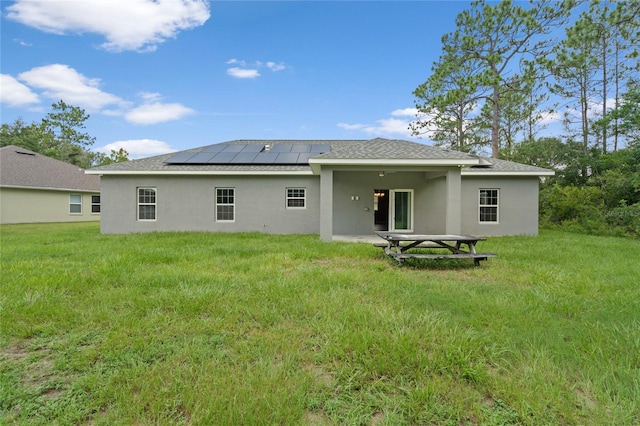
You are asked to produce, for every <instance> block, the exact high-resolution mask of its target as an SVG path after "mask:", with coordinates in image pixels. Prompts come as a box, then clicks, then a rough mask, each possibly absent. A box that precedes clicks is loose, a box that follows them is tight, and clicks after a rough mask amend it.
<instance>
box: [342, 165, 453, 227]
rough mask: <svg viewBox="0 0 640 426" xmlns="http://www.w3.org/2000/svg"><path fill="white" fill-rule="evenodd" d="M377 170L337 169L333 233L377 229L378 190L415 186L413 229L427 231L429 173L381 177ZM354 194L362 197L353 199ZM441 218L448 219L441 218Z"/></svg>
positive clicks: (401, 173)
mask: <svg viewBox="0 0 640 426" xmlns="http://www.w3.org/2000/svg"><path fill="white" fill-rule="evenodd" d="M378 173H379V172H377V171H335V172H334V181H333V189H334V191H333V233H334V234H335V235H367V234H373V233H374V232H375V230H374V210H373V208H374V207H373V202H374V195H373V194H374V190H376V189H411V190H413V197H414V214H413V232H414V233H426V232H427V231H428V229H429V228H430V222H429V221H430V218H429V216H428V214H425V211H428V210H429V208H431V207H430V206H431V205H432V203H440V204H443V203H444V198H443V199H441V200H434V199H432V197H431V195H430V192H429V186H430V185H429V184H428V181H427V180H426V178H425V172H393V173H385V176H383V177H381V176H379V175H378ZM352 197H357V198H358V199H356V200H353V199H352ZM439 220H444V218H441V219H439Z"/></svg>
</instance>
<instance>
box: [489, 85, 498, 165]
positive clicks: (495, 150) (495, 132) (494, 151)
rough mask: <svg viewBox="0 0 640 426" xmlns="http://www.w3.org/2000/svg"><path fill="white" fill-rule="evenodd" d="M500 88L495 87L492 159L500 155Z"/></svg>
mask: <svg viewBox="0 0 640 426" xmlns="http://www.w3.org/2000/svg"><path fill="white" fill-rule="evenodd" d="M499 100H500V87H499V86H498V85H494V86H493V122H492V124H491V157H493V158H498V156H499V155H500V106H499V105H498V101H499Z"/></svg>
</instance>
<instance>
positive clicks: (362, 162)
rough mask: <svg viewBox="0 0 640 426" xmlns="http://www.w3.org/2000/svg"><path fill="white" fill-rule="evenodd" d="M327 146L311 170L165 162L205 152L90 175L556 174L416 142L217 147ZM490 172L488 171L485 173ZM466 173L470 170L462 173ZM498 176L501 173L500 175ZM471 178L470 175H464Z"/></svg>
mask: <svg viewBox="0 0 640 426" xmlns="http://www.w3.org/2000/svg"><path fill="white" fill-rule="evenodd" d="M236 144H242V145H270V146H272V147H273V146H275V145H278V144H287V145H296V144H300V145H312V144H320V145H329V146H330V147H331V150H330V152H326V153H324V154H319V155H317V156H313V157H312V158H310V159H309V165H306V164H305V165H284V164H278V165H258V164H168V163H166V161H167V160H169V159H171V158H173V157H175V156H176V155H178V154H180V153H193V154H196V153H199V152H201V151H204V150H205V149H207V148H208V146H203V147H199V148H194V149H189V150H185V151H180V152H173V153H170V154H164V155H159V156H155V157H149V158H143V159H139V160H132V161H127V162H124V163H114V164H110V165H107V166H102V167H96V168H93V169H90V170H89V171H88V173H92V174H104V175H107V174H236V175H248V174H312V173H318V171H319V169H320V167H322V166H323V165H358V166H387V167H388V166H452V165H458V166H465V167H469V166H481V165H485V168H483V169H481V170H482V173H491V170H493V167H494V165H495V166H499V167H500V171H501V172H502V174H505V173H507V172H508V173H510V174H523V173H524V174H537V175H540V174H552V173H553V172H552V171H550V170H547V169H541V168H539V167H532V166H526V165H523V164H518V163H511V162H506V161H501V162H499V163H491V164H488V163H487V162H486V161H485V160H484V159H481V158H480V157H478V156H475V155H472V154H467V153H463V152H459V151H451V150H445V149H441V148H437V147H433V146H429V145H425V144H420V143H417V142H410V141H404V140H397V139H395V140H391V139H382V138H377V139H371V140H235V141H230V142H223V143H221V144H218V145H236ZM486 166H489V167H488V168H486ZM463 170H464V171H466V170H468V169H463ZM496 171H497V170H496ZM465 174H467V173H465Z"/></svg>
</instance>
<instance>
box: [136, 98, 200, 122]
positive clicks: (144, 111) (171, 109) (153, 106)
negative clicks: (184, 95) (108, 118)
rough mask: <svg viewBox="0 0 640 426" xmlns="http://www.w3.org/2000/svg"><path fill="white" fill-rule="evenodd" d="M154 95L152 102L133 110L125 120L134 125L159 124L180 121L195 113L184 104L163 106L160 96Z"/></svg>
mask: <svg viewBox="0 0 640 426" xmlns="http://www.w3.org/2000/svg"><path fill="white" fill-rule="evenodd" d="M146 95H149V94H146ZM153 95H154V96H152V97H151V99H153V100H152V102H148V103H144V104H142V105H140V106H139V107H136V108H133V109H132V110H130V111H129V112H127V113H126V114H125V116H124V118H125V119H126V120H127V121H128V122H130V123H134V124H157V123H164V122H166V121H173V120H179V119H180V118H182V117H184V116H187V115H190V114H193V113H194V111H193V110H192V109H191V108H188V107H186V106H184V105H182V104H178V103H172V104H163V103H161V102H159V95H158V96H156V95H157V94H153ZM144 96H145V94H143V98H144ZM147 99H149V98H147Z"/></svg>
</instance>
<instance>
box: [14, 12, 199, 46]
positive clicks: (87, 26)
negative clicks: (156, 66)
mask: <svg viewBox="0 0 640 426" xmlns="http://www.w3.org/2000/svg"><path fill="white" fill-rule="evenodd" d="M6 16H7V18H9V19H12V20H14V21H17V22H20V23H22V24H24V25H27V26H30V27H33V28H37V29H39V30H41V31H45V32H49V33H53V34H66V33H80V34H82V33H95V34H100V35H102V36H104V37H105V39H106V40H107V41H106V42H105V43H103V44H102V45H101V47H103V48H104V49H106V50H110V51H114V52H120V51H125V50H134V51H153V50H155V49H156V48H157V46H158V45H159V44H160V43H163V42H164V41H165V40H167V39H169V38H173V37H175V36H176V35H177V34H178V33H179V32H180V31H183V30H189V29H191V28H195V27H198V26H201V25H203V24H204V23H205V22H206V21H207V20H208V19H209V17H210V12H209V4H208V2H207V1H205V0H181V1H177V0H157V1H156V0H109V1H104V0H82V1H47V0H18V1H16V2H15V3H14V4H13V5H11V6H9V7H7V8H6Z"/></svg>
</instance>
